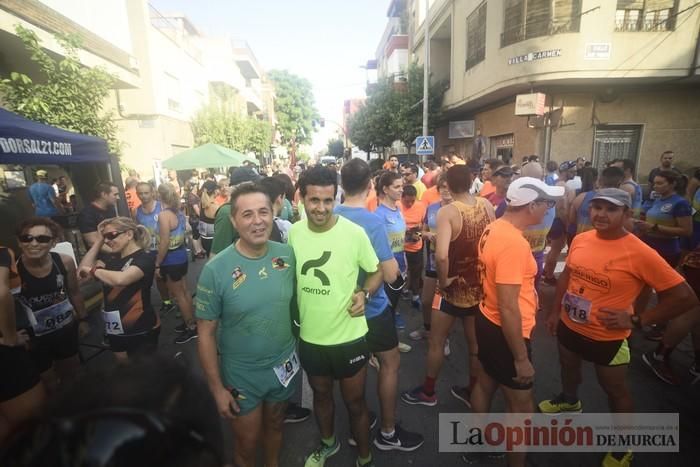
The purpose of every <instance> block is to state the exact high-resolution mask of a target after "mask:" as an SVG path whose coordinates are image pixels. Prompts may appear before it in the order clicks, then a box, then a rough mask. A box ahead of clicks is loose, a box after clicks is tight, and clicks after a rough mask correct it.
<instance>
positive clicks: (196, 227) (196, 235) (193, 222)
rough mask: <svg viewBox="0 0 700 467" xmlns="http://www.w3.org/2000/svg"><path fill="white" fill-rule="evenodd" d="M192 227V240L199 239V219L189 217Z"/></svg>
mask: <svg viewBox="0 0 700 467" xmlns="http://www.w3.org/2000/svg"><path fill="white" fill-rule="evenodd" d="M189 224H190V228H191V229H192V240H199V237H201V235H200V234H199V219H196V220H193V219H192V218H190V219H189Z"/></svg>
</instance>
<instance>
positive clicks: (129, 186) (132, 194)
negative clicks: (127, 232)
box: [124, 177, 141, 217]
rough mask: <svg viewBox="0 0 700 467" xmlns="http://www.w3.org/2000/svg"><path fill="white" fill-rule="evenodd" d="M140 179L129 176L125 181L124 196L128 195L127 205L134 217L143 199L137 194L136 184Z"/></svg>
mask: <svg viewBox="0 0 700 467" xmlns="http://www.w3.org/2000/svg"><path fill="white" fill-rule="evenodd" d="M138 183H139V181H138V179H137V178H134V177H127V179H126V181H125V182H124V196H125V197H126V207H127V208H128V209H129V214H131V216H132V217H133V216H134V215H135V213H136V208H138V207H139V206H141V200H140V199H139V197H138V196H137V194H136V185H138Z"/></svg>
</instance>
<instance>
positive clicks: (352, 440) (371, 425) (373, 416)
mask: <svg viewBox="0 0 700 467" xmlns="http://www.w3.org/2000/svg"><path fill="white" fill-rule="evenodd" d="M367 414H368V415H369V431H370V432H371V431H372V430H374V427H375V426H377V414H376V413H374V412H372V411H371V410H368V411H367ZM348 444H349V445H350V446H353V447H356V446H357V441H355V438H353V437H352V436H350V437H349V438H348Z"/></svg>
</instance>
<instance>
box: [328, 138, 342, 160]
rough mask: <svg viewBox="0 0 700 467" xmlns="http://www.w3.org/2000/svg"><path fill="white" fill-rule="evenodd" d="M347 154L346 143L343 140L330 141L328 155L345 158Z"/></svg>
mask: <svg viewBox="0 0 700 467" xmlns="http://www.w3.org/2000/svg"><path fill="white" fill-rule="evenodd" d="M344 154H345V143H343V140H342V139H333V140H330V141H328V155H329V156H333V157H336V158H337V157H343V155H344Z"/></svg>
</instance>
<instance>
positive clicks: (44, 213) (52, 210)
mask: <svg viewBox="0 0 700 467" xmlns="http://www.w3.org/2000/svg"><path fill="white" fill-rule="evenodd" d="M29 197H30V198H32V203H34V214H35V215H37V216H40V217H51V216H57V215H58V209H56V206H54V204H53V202H52V200H53V199H54V198H56V192H55V191H54V190H53V187H52V186H51V185H49V184H48V183H43V182H36V183H33V184H32V185H31V186H30V187H29Z"/></svg>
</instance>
